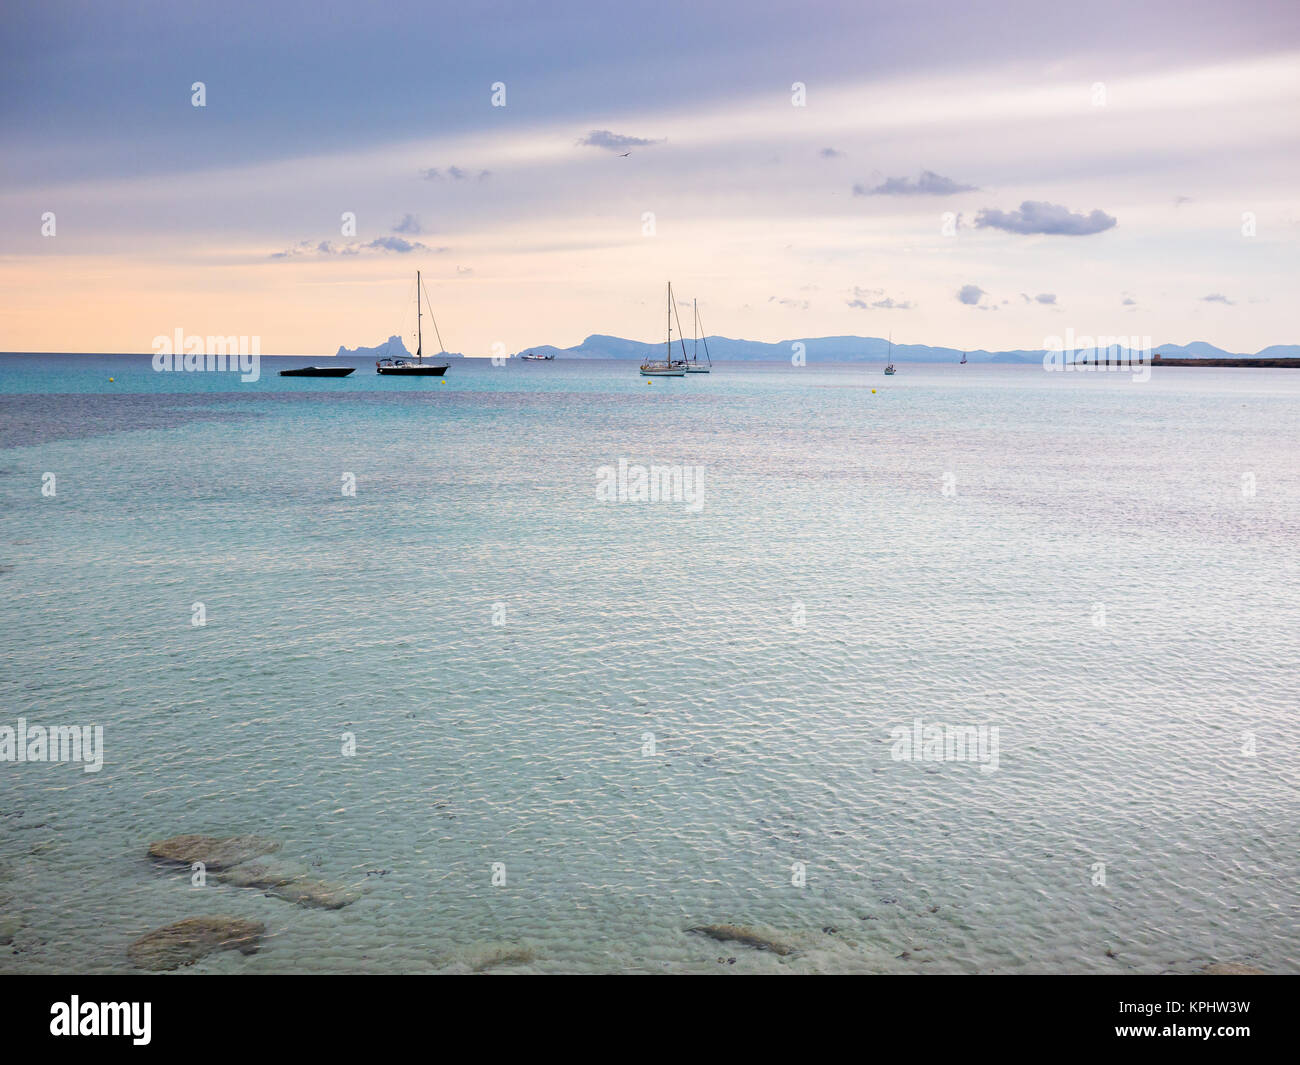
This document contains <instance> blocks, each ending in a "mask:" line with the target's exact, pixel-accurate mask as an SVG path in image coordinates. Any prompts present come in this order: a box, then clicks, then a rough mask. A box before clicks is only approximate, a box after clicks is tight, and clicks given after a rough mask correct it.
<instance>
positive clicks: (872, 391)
mask: <svg viewBox="0 0 1300 1065" xmlns="http://www.w3.org/2000/svg"><path fill="white" fill-rule="evenodd" d="M871 394H872V395H873V396H874V395H875V394H876V390H875V389H874V388H873V389H872V390H871Z"/></svg>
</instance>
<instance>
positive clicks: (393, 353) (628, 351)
mask: <svg viewBox="0 0 1300 1065" xmlns="http://www.w3.org/2000/svg"><path fill="white" fill-rule="evenodd" d="M796 344H802V345H803V353H804V357H805V358H806V359H807V361H808V362H884V361H886V359H893V360H894V361H895V362H959V361H960V360H961V357H962V354H963V351H962V349H961V348H945V347H932V346H930V345H927V344H894V345H893V348H892V350H891V348H890V344H889V341H888V340H886V339H884V338H883V337H856V336H839V337H805V338H803V339H800V340H782V341H779V342H777V343H766V342H764V341H759V340H733V339H732V338H731V337H720V336H711V337H709V338H708V346H709V355H710V356H711V357H712V358H714V359H716V360H718V361H720V362H789V361H790V357H791V355H793V354H795V351H796V349H795V345H796ZM687 346H688V349H690V350H693V348H691V342H690V341H687ZM701 347H703V342H701ZM663 350H664V344H663V341H652V342H649V343H647V342H645V341H641V340H628V339H626V338H624V337H615V336H605V335H603V334H600V333H596V334H593V335H592V336H589V337H587V339H586V340H584V341H583V342H582V343H581V344H578V345H576V346H574V347H571V348H558V347H555V346H554V345H551V344H541V345H535V346H532V347H526V348H520V349H519V351H517V352H515V353H514V355H513V356H511V357H512V358H519V357H520V356H522V355H525V354H532V355H540V356H543V357H545V356H548V355H550V356H554V357H555V358H558V359H635V360H637V361H638V362H640V361H642V360H643V359H645V358H647V357H649V358H662V356H663ZM676 350H678V351H680V348H676ZM1152 350H1153V353H1154V354H1155V355H1157V356H1159V361H1160V362H1162V363H1164V364H1165V365H1168V366H1179V365H1204V366H1212V365H1221V366H1234V365H1235V366H1298V367H1300V362H1295V361H1289V360H1296V359H1300V344H1274V345H1272V346H1270V347H1267V348H1264V349H1263V350H1262V351H1257V352H1254V353H1250V352H1245V353H1240V352H1231V351H1224V350H1223V349H1222V348H1217V347H1215V346H1214V345H1213V344H1207V343H1206V342H1205V341H1203V340H1197V341H1194V342H1193V343H1191V344H1182V345H1179V344H1160V345H1157V346H1156V347H1155V348H1153V349H1152ZM336 354H337V356H338V357H347V358H375V359H382V358H413V357H414V356H412V355H411V353H410V352H409V351H408V350H407V348H406V345H405V344H404V343H403V342H402V338H401V337H400V336H390V337H389V338H388V339H387V340H386V341H384V343H382V344H379V345H376V346H375V347H373V348H366V347H357V348H347V347H343V346H342V345H340V346H339V350H338V352H337V353H336ZM425 354H426V357H429V353H428V352H426V353H425ZM964 354H965V355H966V360H967V362H971V363H976V362H978V363H1013V364H1014V363H1021V364H1027V363H1041V362H1042V361H1043V356H1044V355H1045V354H1046V352H1044V351H1042V350H1041V349H1040V350H1037V351H1035V350H1031V349H1023V348H1022V349H1017V350H1013V351H987V350H985V349H983V348H979V349H969V350H966V351H965V352H964ZM436 355H437V357H438V358H451V359H457V358H464V356H463V355H462V354H461V353H460V352H451V351H448V352H438V353H436ZM1173 360H1177V361H1173ZM1219 360H1228V361H1226V362H1224V361H1219ZM1243 360H1250V361H1243Z"/></svg>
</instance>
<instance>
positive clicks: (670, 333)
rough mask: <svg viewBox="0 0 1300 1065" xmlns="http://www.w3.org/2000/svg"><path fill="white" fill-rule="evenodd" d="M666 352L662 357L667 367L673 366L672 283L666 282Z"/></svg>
mask: <svg viewBox="0 0 1300 1065" xmlns="http://www.w3.org/2000/svg"><path fill="white" fill-rule="evenodd" d="M667 347H668V351H667V354H666V355H664V358H665V359H666V360H667V362H668V365H669V366H671V365H672V364H673V283H672V282H671V281H669V282H668V345H667Z"/></svg>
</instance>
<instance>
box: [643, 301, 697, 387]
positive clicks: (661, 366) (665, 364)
mask: <svg viewBox="0 0 1300 1065" xmlns="http://www.w3.org/2000/svg"><path fill="white" fill-rule="evenodd" d="M675 313H676V311H675V309H674V308H673V283H672V282H671V281H669V282H668V344H667V348H666V350H665V352H664V357H663V358H662V359H649V358H647V359H646V360H645V361H643V362H642V363H641V376H642V377H685V376H686V365H687V364H686V345H685V343H682V357H681V358H680V359H674V358H673V315H674V314H675ZM681 324H682V323H681V322H678V323H677V327H678V328H677V333H678V341H679V342H680V341H681Z"/></svg>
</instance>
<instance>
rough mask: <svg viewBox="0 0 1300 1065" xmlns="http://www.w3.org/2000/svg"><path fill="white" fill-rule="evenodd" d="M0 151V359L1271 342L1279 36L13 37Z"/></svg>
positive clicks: (1149, 9)
mask: <svg viewBox="0 0 1300 1065" xmlns="http://www.w3.org/2000/svg"><path fill="white" fill-rule="evenodd" d="M199 82H201V83H202V94H203V95H202V100H201V102H202V104H203V106H195V102H196V95H195V89H194V85H195V83H199ZM501 86H504V90H503V91H502V89H501V88H500V87H501ZM501 105H504V106H501ZM0 147H2V150H0V293H2V294H3V295H0V350H9V351H123V352H125V351H137V352H148V351H150V350H152V344H153V339H154V337H156V336H159V335H167V336H171V335H173V334H174V333H175V331H176V330H177V329H180V330H182V331H183V332H184V333H186V334H194V335H200V336H206V335H219V336H249V337H258V338H260V348H261V351H262V352H263V353H264V354H271V353H285V354H309V353H310V354H330V353H333V352H334V351H335V350H336V349H337V348H338V347H339V345H341V344H342V345H346V346H348V347H355V346H357V345H367V346H369V345H375V344H378V343H380V342H382V341H383V340H384V339H386V338H387V337H388V336H389V335H390V334H393V333H399V334H402V335H406V334H407V333H409V332H411V331H413V329H414V304H413V292H414V286H413V279H414V274H415V271H416V270H417V269H419V270H421V271H422V273H423V276H424V280H425V283H426V285H427V287H428V292H429V298H430V301H431V304H432V307H433V310H434V312H435V313H436V315H437V323H438V328H439V331H440V333H441V336H442V340H443V341H444V342H445V344H446V347H447V349H448V350H450V351H459V352H463V353H465V354H469V355H491V354H494V353H504V352H514V351H517V350H520V349H522V348H525V347H528V346H535V345H541V344H555V345H557V346H561V347H567V346H571V345H575V344H578V343H580V342H581V341H582V340H583V339H584V338H585V337H586V336H587V335H589V334H592V333H607V334H613V335H617V336H624V337H629V338H632V339H638V340H658V339H660V338H662V336H663V330H664V317H665V316H664V283H665V282H666V281H668V280H671V281H672V282H673V287H674V291H675V293H676V295H677V296H678V298H679V299H680V300H682V301H683V302H684V304H685V303H686V301H690V300H692V299H698V301H699V308H700V314H701V318H702V321H703V323H704V325H705V327H706V330H707V332H708V333H710V334H720V335H724V336H730V337H737V338H745V339H750V340H760V341H780V340H785V339H796V338H802V337H816V336H838V335H859V336H885V335H890V334H892V336H893V339H894V341H895V342H900V343H923V344H933V345H944V346H950V347H954V348H965V349H977V348H987V349H995V350H996V349H1013V348H1014V349H1018V348H1039V347H1042V346H1043V345H1044V343H1045V341H1046V338H1047V337H1049V336H1054V335H1055V336H1064V335H1065V333H1066V331H1067V330H1069V329H1072V330H1073V331H1074V333H1075V335H1088V336H1098V335H1101V336H1109V335H1116V336H1130V335H1132V336H1150V337H1151V339H1152V342H1153V343H1154V344H1181V343H1188V342H1191V341H1194V340H1204V341H1208V342H1210V343H1212V344H1215V345H1218V346H1219V347H1222V348H1225V349H1227V350H1230V351H1241V352H1252V351H1255V350H1258V349H1260V348H1263V347H1265V346H1267V345H1270V344H1288V343H1300V327H1297V324H1296V318H1295V315H1294V313H1293V307H1294V305H1295V303H1296V296H1295V289H1296V284H1295V282H1296V275H1297V266H1298V264H1300V256H1298V255H1297V252H1300V192H1298V188H1297V180H1296V175H1297V172H1298V170H1300V166H1298V164H1300V4H1296V3H1294V2H1293V0H1246V2H1234V3H1228V2H1212V3H1210V2H1205V0H1182V2H1167V0H1154V2H1148V3H1138V2H1134V0H1126V2H1116V0H1091V2H1089V3H1088V4H1084V5H1055V4H1044V3H1042V2H1041V0H1035V2H1033V3H1028V2H1020V0H1006V2H993V3H981V4H973V3H969V2H963V3H957V2H944V3H940V2H935V0H906V2H889V3H878V2H874V0H861V2H845V0H840V2H834V3H821V2H811V3H807V2H806V3H784V2H783V3H774V2H771V0H718V2H710V3H703V2H700V0H695V2H692V3H681V4H679V3H671V2H668V3H662V2H661V3H646V2H643V0H628V2H620V3H594V2H583V3H576V2H565V0H559V2H547V3H523V2H515V3H497V2H492V0H488V2H476V3H469V2H462V3H459V4H451V3H442V2H438V0H432V2H430V0H421V2H418V3H407V2H404V0H398V2H393V3H386V4H383V5H378V4H367V3H331V2H328V0H313V2H311V3H298V2H281V0H260V2H258V3H245V2H243V0H230V2H222V3H197V4H194V3H178V2H176V0H169V2H165V3H163V2H157V3H155V2H141V3H92V2H85V3H72V2H61V0H50V2H45V3H41V4H28V5H22V6H16V5H6V10H5V16H4V20H3V22H2V23H0ZM624 153H629V154H624ZM51 215H52V216H53V217H52V219H51V218H50V216H51ZM348 215H350V216H354V217H355V230H354V231H352V230H350V228H349V227H348V225H347V224H346V221H345V216H348ZM687 305H688V304H687ZM683 321H684V324H686V327H687V330H688V331H689V329H690V325H689V320H688V319H687V318H686V306H684V307H683ZM408 344H409V341H408ZM434 346H435V347H436V342H435V345H434ZM426 350H429V345H427V344H426Z"/></svg>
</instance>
